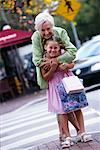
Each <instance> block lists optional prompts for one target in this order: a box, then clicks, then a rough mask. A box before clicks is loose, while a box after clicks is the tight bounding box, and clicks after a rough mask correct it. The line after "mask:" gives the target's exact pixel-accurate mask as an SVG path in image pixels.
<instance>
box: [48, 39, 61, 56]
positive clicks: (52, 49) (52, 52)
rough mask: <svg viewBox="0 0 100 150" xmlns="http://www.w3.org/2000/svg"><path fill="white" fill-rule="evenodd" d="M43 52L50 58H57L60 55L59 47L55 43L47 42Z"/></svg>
mask: <svg viewBox="0 0 100 150" xmlns="http://www.w3.org/2000/svg"><path fill="white" fill-rule="evenodd" d="M45 50H46V51H47V54H48V55H49V57H50V58H55V57H58V56H59V55H60V54H61V52H60V45H59V44H58V43H57V42H56V41H48V43H47V44H46V45H45Z"/></svg>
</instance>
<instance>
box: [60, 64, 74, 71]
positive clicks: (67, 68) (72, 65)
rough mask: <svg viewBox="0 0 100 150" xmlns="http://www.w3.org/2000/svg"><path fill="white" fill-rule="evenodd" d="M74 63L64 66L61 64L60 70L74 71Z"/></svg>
mask: <svg viewBox="0 0 100 150" xmlns="http://www.w3.org/2000/svg"><path fill="white" fill-rule="evenodd" d="M74 65H75V64H74V63H73V62H72V63H69V64H68V63H62V64H60V65H59V69H60V70H63V71H65V72H66V71H68V70H69V69H72V68H73V67H74Z"/></svg>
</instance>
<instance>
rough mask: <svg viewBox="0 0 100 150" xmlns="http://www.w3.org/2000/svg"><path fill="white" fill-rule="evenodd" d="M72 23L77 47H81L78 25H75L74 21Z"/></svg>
mask: <svg viewBox="0 0 100 150" xmlns="http://www.w3.org/2000/svg"><path fill="white" fill-rule="evenodd" d="M70 24H71V27H72V30H73V34H74V38H75V43H76V47H77V48H80V47H81V42H80V40H79V38H78V34H77V30H76V27H75V25H74V23H73V22H72V21H71V22H70Z"/></svg>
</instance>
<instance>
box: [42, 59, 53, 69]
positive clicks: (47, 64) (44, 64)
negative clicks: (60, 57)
mask: <svg viewBox="0 0 100 150" xmlns="http://www.w3.org/2000/svg"><path fill="white" fill-rule="evenodd" d="M50 65H51V62H50V60H49V59H45V61H43V62H42V64H41V67H42V66H43V69H44V70H50Z"/></svg>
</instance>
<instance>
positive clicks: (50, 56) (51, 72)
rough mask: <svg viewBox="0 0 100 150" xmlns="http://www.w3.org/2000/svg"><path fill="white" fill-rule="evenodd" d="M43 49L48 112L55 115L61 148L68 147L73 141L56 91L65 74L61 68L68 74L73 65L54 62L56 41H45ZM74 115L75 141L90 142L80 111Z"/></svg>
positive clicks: (57, 47) (59, 47)
mask: <svg viewBox="0 0 100 150" xmlns="http://www.w3.org/2000/svg"><path fill="white" fill-rule="evenodd" d="M44 49H45V51H46V53H45V55H44V59H45V61H49V63H50V69H46V68H45V66H41V73H42V76H43V78H44V79H45V80H47V81H48V90H47V96H48V111H50V112H54V113H56V114H57V119H58V125H59V131H60V134H61V135H62V137H63V140H62V142H61V146H62V148H65V147H70V146H71V145H73V140H72V138H71V136H70V132H69V127H68V116H67V115H66V113H65V112H64V108H63V105H62V102H61V100H60V97H59V93H58V90H57V85H58V84H59V82H61V80H62V79H63V78H64V77H65V72H64V71H63V70H62V68H63V67H64V66H67V70H66V72H69V71H68V70H69V69H71V68H73V66H74V63H70V64H67V63H66V64H59V65H58V63H57V62H56V61H55V59H54V58H55V57H58V56H59V55H61V45H60V44H59V43H58V41H57V40H56V39H55V40H52V39H51V40H47V41H46V43H45V45H44ZM70 73H71V72H70ZM66 76H67V73H66ZM75 115H76V118H77V121H78V123H79V127H80V130H79V132H78V136H77V140H78V141H79V140H81V141H83V142H86V141H89V140H91V136H90V135H87V134H85V133H84V132H85V129H84V121H83V115H82V111H81V110H77V111H75Z"/></svg>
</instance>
